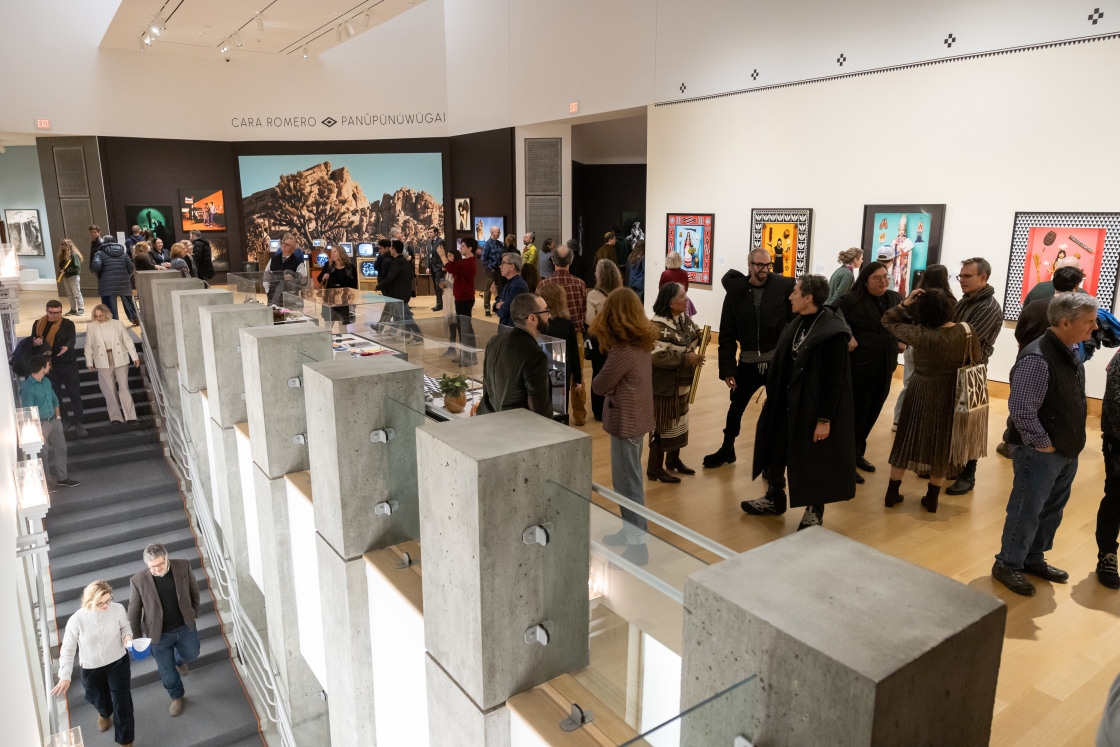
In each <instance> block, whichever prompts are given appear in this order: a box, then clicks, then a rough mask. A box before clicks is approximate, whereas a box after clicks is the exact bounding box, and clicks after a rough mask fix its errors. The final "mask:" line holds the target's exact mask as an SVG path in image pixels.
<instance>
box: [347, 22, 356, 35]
mask: <svg viewBox="0 0 1120 747" xmlns="http://www.w3.org/2000/svg"><path fill="white" fill-rule="evenodd" d="M346 33H347V34H349V35H350V36H353V35H354V34H355V33H357V32H356V31H354V26H353V25H352V24H351V23H350V22H349V21H347V22H346Z"/></svg>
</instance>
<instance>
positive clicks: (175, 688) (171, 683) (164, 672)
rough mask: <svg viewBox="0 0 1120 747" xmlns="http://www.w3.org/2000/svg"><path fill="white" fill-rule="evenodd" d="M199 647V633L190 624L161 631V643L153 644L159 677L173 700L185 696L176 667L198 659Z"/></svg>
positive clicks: (181, 679) (153, 654)
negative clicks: (165, 631)
mask: <svg viewBox="0 0 1120 747" xmlns="http://www.w3.org/2000/svg"><path fill="white" fill-rule="evenodd" d="M198 647H199V643H198V633H197V632H195V631H194V630H191V627H190V626H189V625H184V626H182V627H181V628H179V629H177V630H172V631H170V632H167V633H161V634H160V637H159V643H153V644H152V656H154V657H155V659H156V667H158V668H159V678H160V680H161V681H162V682H163V689H164V690H167V694H168V695H170V696H171V699H172V700H178V699H179V698H181V697H183V678H182V677H180V676H179V672H178V670H176V669H175V667H177V666H178V665H180V664H186V663H188V662H192V661H194V660H195V659H197V658H198Z"/></svg>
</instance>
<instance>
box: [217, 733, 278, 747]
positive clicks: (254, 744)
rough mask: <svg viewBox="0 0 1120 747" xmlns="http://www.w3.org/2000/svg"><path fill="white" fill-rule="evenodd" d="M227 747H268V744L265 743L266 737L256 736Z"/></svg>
mask: <svg viewBox="0 0 1120 747" xmlns="http://www.w3.org/2000/svg"><path fill="white" fill-rule="evenodd" d="M226 747H268V743H267V742H265V741H264V737H262V736H261V735H260V734H254V735H253V736H251V737H246V738H245V739H242V740H240V741H237V742H234V743H233V744H230V745H227V746H226Z"/></svg>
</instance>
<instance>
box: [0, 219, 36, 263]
mask: <svg viewBox="0 0 1120 747" xmlns="http://www.w3.org/2000/svg"><path fill="white" fill-rule="evenodd" d="M4 220H5V221H7V223H8V240H9V242H10V243H11V244H12V245H13V246H15V248H16V254H18V255H20V256H24V257H43V256H46V248H45V247H44V246H43V227H42V224H40V223H39V211H38V210H36V209H35V208H18V209H16V210H5V211H4Z"/></svg>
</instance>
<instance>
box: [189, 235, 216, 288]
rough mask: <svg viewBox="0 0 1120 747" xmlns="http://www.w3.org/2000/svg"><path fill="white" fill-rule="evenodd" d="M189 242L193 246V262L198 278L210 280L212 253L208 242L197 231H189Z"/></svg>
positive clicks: (212, 273)
mask: <svg viewBox="0 0 1120 747" xmlns="http://www.w3.org/2000/svg"><path fill="white" fill-rule="evenodd" d="M191 244H192V245H193V246H194V264H195V267H197V268H198V278H199V280H205V281H207V282H210V280H211V279H212V278H213V277H214V253H213V252H212V251H211V249H210V242H209V241H207V240H206V239H204V238H202V233H201V232H199V231H191Z"/></svg>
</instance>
